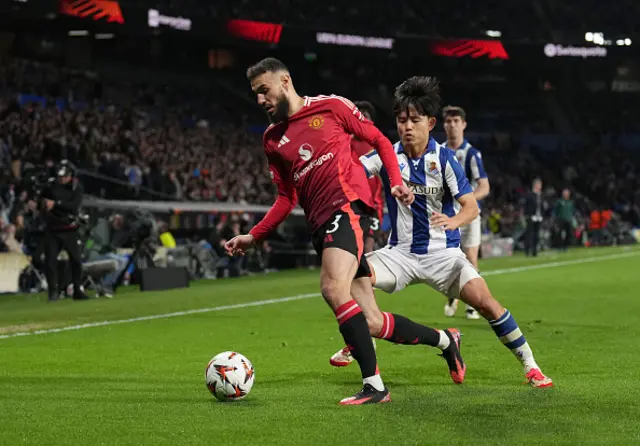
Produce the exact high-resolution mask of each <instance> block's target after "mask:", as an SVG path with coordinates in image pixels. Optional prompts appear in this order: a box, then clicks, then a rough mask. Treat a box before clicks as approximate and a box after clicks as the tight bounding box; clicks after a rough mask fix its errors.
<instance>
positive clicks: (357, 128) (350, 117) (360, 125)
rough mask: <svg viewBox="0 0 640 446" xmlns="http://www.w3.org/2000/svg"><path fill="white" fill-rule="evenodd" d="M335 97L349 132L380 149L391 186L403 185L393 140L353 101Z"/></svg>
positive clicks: (381, 158)
mask: <svg viewBox="0 0 640 446" xmlns="http://www.w3.org/2000/svg"><path fill="white" fill-rule="evenodd" d="M334 98H335V101H334V104H335V105H334V106H333V109H334V112H335V114H336V116H337V118H338V120H339V122H341V123H342V126H343V127H344V129H345V130H346V131H347V132H348V133H349V134H353V135H356V136H357V137H358V138H360V139H361V140H363V141H366V142H368V143H369V144H371V145H372V146H373V147H374V148H375V149H376V150H377V151H378V155H379V156H380V160H381V161H382V164H383V165H384V167H385V168H386V169H387V173H388V174H389V179H390V180H391V187H394V186H399V185H401V184H402V175H401V174H400V167H399V166H398V158H397V157H396V154H395V153H394V150H393V145H392V144H391V141H389V140H388V139H387V137H386V136H384V135H383V134H382V132H381V131H380V130H378V128H377V127H376V126H375V125H373V122H371V121H369V120H368V119H367V118H365V117H364V116H363V114H362V113H360V110H358V107H356V106H355V105H354V104H353V102H351V101H350V100H348V99H345V98H343V97H340V96H334Z"/></svg>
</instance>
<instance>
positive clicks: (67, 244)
mask: <svg viewBox="0 0 640 446" xmlns="http://www.w3.org/2000/svg"><path fill="white" fill-rule="evenodd" d="M82 194H83V190H82V186H81V185H80V183H77V182H74V181H73V170H72V169H71V167H70V166H69V165H67V164H61V165H60V167H59V169H58V170H57V172H56V178H55V179H50V180H49V185H48V187H47V188H46V189H45V190H44V191H43V193H42V197H43V203H42V205H43V208H44V212H45V214H44V218H45V241H44V245H45V247H44V250H45V251H44V252H45V263H46V275H47V287H48V289H49V301H55V300H58V299H59V296H60V293H59V289H58V269H57V265H58V254H60V251H61V250H62V249H64V250H65V251H67V254H68V255H69V264H70V266H71V278H72V281H73V299H74V300H85V299H88V297H87V296H86V295H85V294H84V293H83V292H82V290H81V285H82V247H81V245H80V244H81V240H80V236H79V234H78V224H77V221H76V216H77V215H78V211H79V209H80V203H81V202H82Z"/></svg>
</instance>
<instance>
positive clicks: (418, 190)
mask: <svg viewBox="0 0 640 446" xmlns="http://www.w3.org/2000/svg"><path fill="white" fill-rule="evenodd" d="M393 147H394V149H395V151H396V156H397V157H398V164H399V165H400V172H401V173H402V179H403V180H404V182H405V183H406V184H407V185H408V186H409V188H410V189H411V190H412V191H413V193H414V195H415V201H414V202H413V204H412V205H411V207H407V206H405V205H404V204H403V203H402V202H400V201H398V200H396V199H395V198H394V197H393V196H392V195H391V185H390V183H389V176H388V175H387V172H386V169H385V168H384V166H383V165H382V160H381V159H380V156H378V153H377V152H375V151H372V152H370V153H368V154H366V155H364V156H362V157H361V158H360V161H361V162H362V164H363V165H364V167H365V170H366V171H367V175H369V176H373V175H380V178H381V179H382V184H383V186H384V190H385V194H386V198H387V208H388V210H389V217H390V220H391V235H390V236H389V244H390V245H391V246H397V247H398V248H402V249H407V250H410V252H412V253H414V254H427V253H429V252H435V251H439V250H442V249H446V248H457V247H459V246H460V231H459V230H457V229H456V230H453V231H445V230H443V229H442V228H439V227H431V226H430V224H429V218H430V217H431V215H432V214H433V212H440V213H442V214H445V215H447V216H449V217H453V216H454V215H455V214H456V211H455V209H454V203H455V202H456V200H457V199H458V198H459V197H461V196H462V195H465V194H469V193H471V192H473V190H472V189H471V185H470V184H469V181H468V180H467V177H466V176H465V174H464V171H463V170H462V166H461V165H460V163H458V160H457V159H456V157H455V154H454V153H453V151H452V150H449V149H445V148H444V147H443V146H441V145H440V144H438V143H437V142H436V141H435V140H433V139H430V140H429V144H428V146H427V150H426V152H425V153H424V154H423V155H422V156H421V157H420V158H418V159H412V158H410V157H409V156H408V154H406V153H405V151H404V148H403V147H402V143H400V142H397V143H396V144H394V146H393Z"/></svg>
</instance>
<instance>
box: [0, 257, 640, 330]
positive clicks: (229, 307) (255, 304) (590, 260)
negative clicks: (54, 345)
mask: <svg viewBox="0 0 640 446" xmlns="http://www.w3.org/2000/svg"><path fill="white" fill-rule="evenodd" d="M639 254H640V252H638V251H632V252H624V253H619V254H609V255H603V256H593V257H587V258H582V259H575V260H565V261H556V262H547V263H539V264H535V265H527V266H521V267H515V268H504V269H497V270H490V271H485V272H483V273H482V275H483V276H496V275H503V274H514V273H520V272H526V271H532V270H537V269H544V268H556V267H563V266H570V265H580V264H584V263H593V262H604V261H609V260H618V259H623V258H627V257H633V256H637V255H639ZM318 296H320V293H307V294H298V295H294V296H288V297H280V298H276V299H266V300H259V301H253V302H244V303H239V304H233V305H221V306H217V307H209V308H196V309H192V310H184V311H175V312H171V313H161V314H152V315H148V316H139V317H132V318H126V319H116V320H106V321H100V322H89V323H85V324H79V325H69V326H65V327H59V328H50V329H43V330H34V331H22V332H16V333H9V334H5V335H0V340H1V339H10V338H18V337H25V336H33V335H43V334H53V333H61V332H65V331H75V330H83V329H85V328H95V327H104V326H110V325H120V324H131V323H134V322H142V321H150V320H157V319H169V318H174V317H182V316H188V315H192V314H201V313H211V312H217V311H226V310H235V309H241V308H248V307H260V306H265V305H273V304H279V303H284V302H292V301H297V300H303V299H310V298H312V297H318Z"/></svg>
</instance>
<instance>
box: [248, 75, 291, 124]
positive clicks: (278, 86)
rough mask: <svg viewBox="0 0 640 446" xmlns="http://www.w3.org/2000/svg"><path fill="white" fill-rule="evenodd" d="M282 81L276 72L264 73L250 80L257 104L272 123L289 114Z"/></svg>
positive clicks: (282, 119) (285, 117)
mask: <svg viewBox="0 0 640 446" xmlns="http://www.w3.org/2000/svg"><path fill="white" fill-rule="evenodd" d="M282 82H283V80H282V75H281V74H278V73H264V74H262V75H261V76H258V77H257V78H256V79H254V80H253V81H252V82H251V89H252V90H253V91H254V92H255V93H256V95H257V99H258V105H260V106H261V107H262V109H263V110H264V111H265V113H266V114H267V117H268V118H269V121H271V122H272V123H274V122H281V121H284V120H286V119H287V117H288V116H289V99H288V98H287V95H286V92H285V89H284V87H283V85H282Z"/></svg>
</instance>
